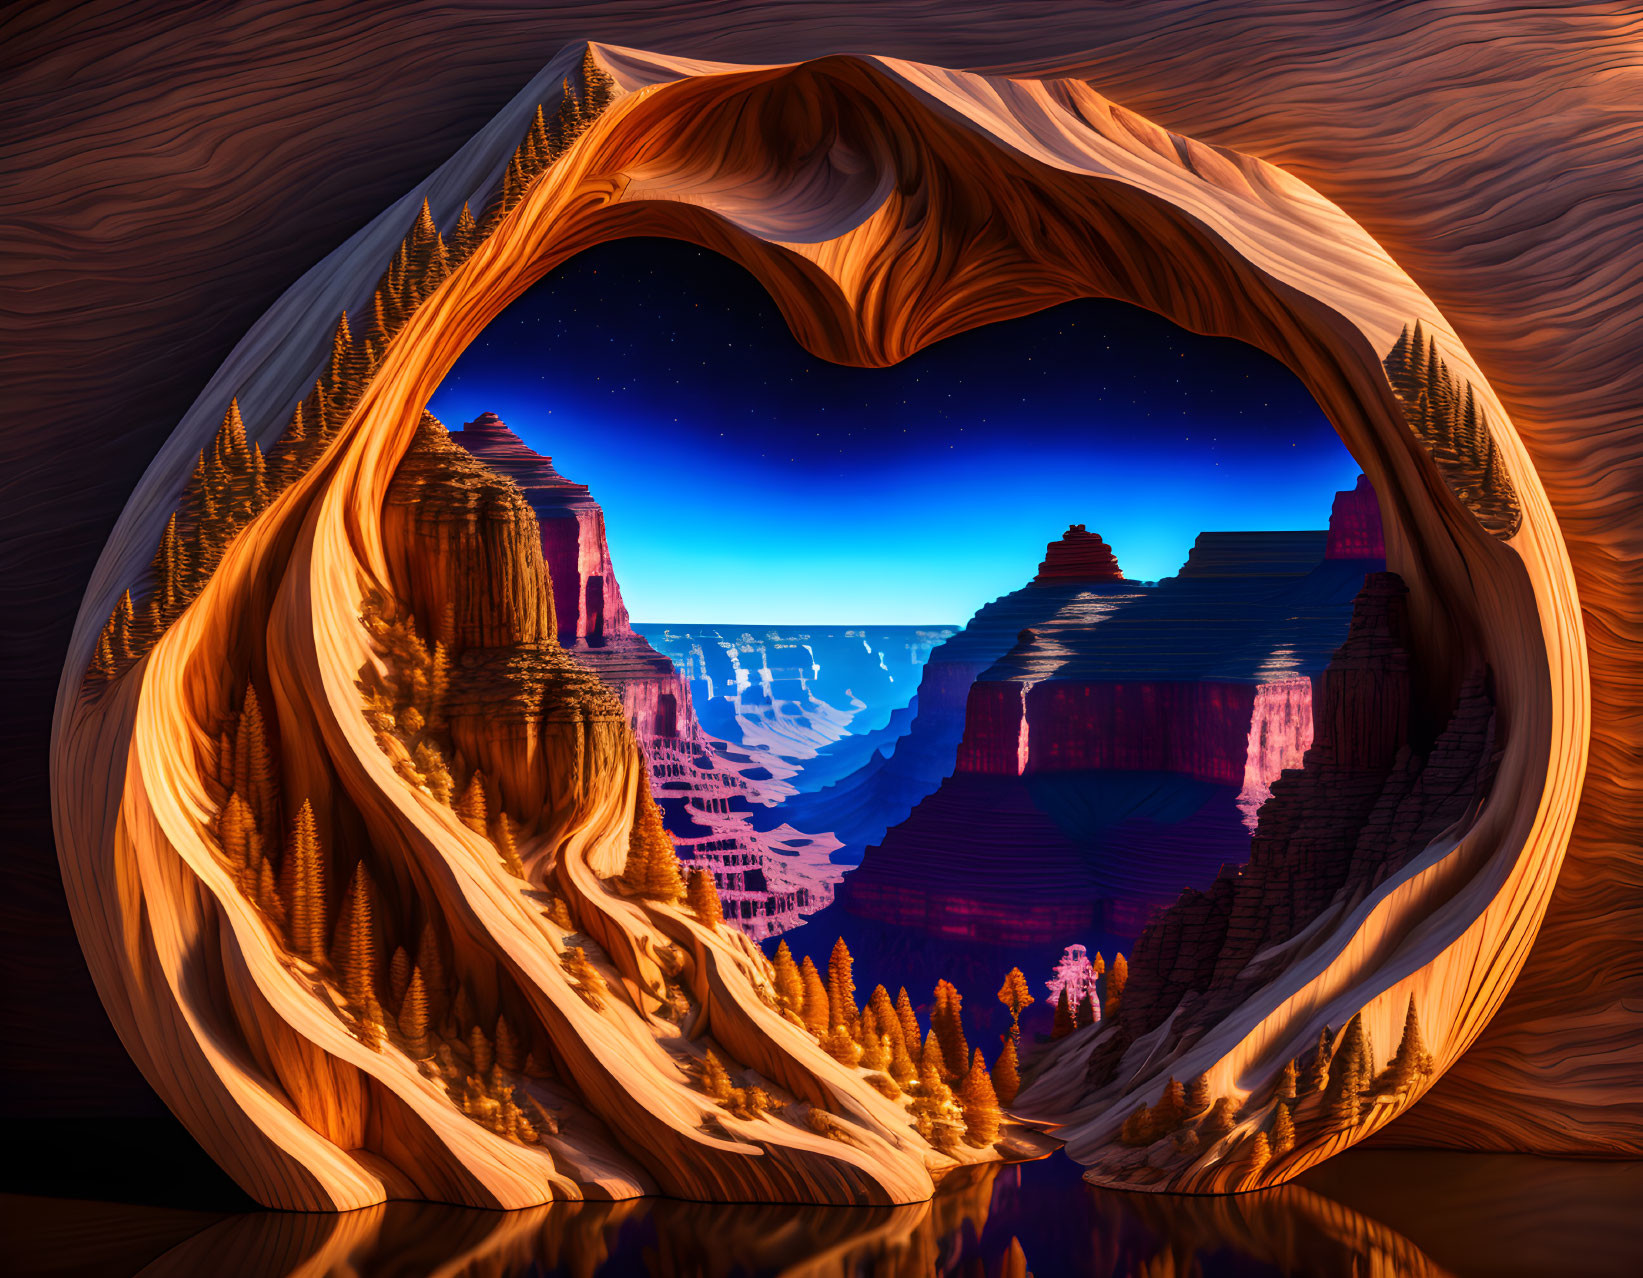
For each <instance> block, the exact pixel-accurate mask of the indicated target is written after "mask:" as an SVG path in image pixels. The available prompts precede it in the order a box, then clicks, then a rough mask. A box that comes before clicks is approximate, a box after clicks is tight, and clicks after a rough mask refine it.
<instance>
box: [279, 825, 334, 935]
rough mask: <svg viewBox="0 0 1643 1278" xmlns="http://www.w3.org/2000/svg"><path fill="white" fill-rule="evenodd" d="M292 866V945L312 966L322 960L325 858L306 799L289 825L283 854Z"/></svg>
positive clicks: (317, 828)
mask: <svg viewBox="0 0 1643 1278" xmlns="http://www.w3.org/2000/svg"><path fill="white" fill-rule="evenodd" d="M286 861H287V864H288V865H290V867H291V886H290V897H291V907H290V915H291V944H292V946H293V948H295V949H296V951H297V953H298V954H300V955H302V956H303V957H304V958H306V959H307V960H308V961H309V962H311V963H320V962H323V961H324V959H325V923H326V917H325V915H326V909H325V858H324V855H323V852H322V849H321V847H320V839H319V825H318V823H317V822H316V821H315V819H314V805H313V804H312V803H311V802H309V801H308V800H307V799H304V800H303V802H302V809H301V811H299V812H298V813H297V817H296V820H295V821H293V822H292V823H291V843H290V848H289V850H288V851H287V853H286Z"/></svg>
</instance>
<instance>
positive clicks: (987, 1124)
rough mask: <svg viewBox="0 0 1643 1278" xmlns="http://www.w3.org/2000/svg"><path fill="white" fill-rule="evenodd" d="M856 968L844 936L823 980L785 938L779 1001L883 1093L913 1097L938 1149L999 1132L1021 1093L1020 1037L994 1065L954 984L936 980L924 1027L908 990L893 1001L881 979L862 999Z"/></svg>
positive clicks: (922, 1126) (918, 1119) (780, 950)
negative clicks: (972, 1031)
mask: <svg viewBox="0 0 1643 1278" xmlns="http://www.w3.org/2000/svg"><path fill="white" fill-rule="evenodd" d="M854 968H855V963H854V960H853V959H852V958H851V955H850V948H849V946H847V945H846V944H845V943H844V940H843V938H842V937H841V938H840V939H839V940H838V941H837V942H836V943H835V944H834V946H833V952H832V954H831V955H830V956H829V958H828V963H827V977H826V980H825V981H824V980H823V978H822V975H821V973H820V972H819V971H818V970H817V968H816V965H815V964H814V963H813V962H811V960H810V958H809V957H808V956H806V957H805V959H804V961H803V962H802V963H796V962H794V959H793V954H792V951H791V950H789V949H788V946H787V942H786V941H783V942H781V943H780V944H779V945H778V946H777V947H776V956H775V959H774V962H773V970H774V986H775V999H776V1005H777V1006H778V1007H779V1008H780V1009H781V1011H782V1012H783V1014H784V1015H786V1016H787V1018H788V1019H789V1020H791V1021H793V1022H794V1023H796V1024H799V1025H803V1026H804V1027H805V1028H806V1029H808V1030H809V1031H810V1033H811V1034H812V1035H813V1036H814V1037H815V1038H816V1040H817V1041H818V1042H819V1043H820V1044H821V1045H822V1047H823V1049H824V1050H825V1051H826V1052H827V1053H828V1055H830V1056H832V1057H833V1058H834V1059H835V1060H837V1061H839V1062H840V1063H841V1064H844V1065H849V1066H854V1067H859V1068H861V1069H866V1070H870V1071H872V1077H871V1079H870V1080H869V1081H870V1082H871V1083H872V1085H873V1086H874V1087H875V1088H876V1089H878V1091H880V1092H881V1093H882V1094H883V1095H885V1096H887V1097H889V1098H891V1099H895V1098H896V1097H899V1096H901V1095H903V1094H905V1095H907V1096H909V1097H910V1098H911V1104H910V1106H909V1112H910V1113H911V1114H912V1117H913V1122H914V1125H915V1126H916V1128H917V1129H918V1131H919V1133H920V1134H921V1135H922V1136H924V1137H925V1138H926V1139H927V1140H930V1141H931V1142H932V1143H933V1144H935V1145H936V1146H937V1147H938V1148H952V1147H954V1146H956V1144H957V1142H958V1141H959V1140H961V1139H962V1140H966V1141H968V1142H969V1143H970V1144H972V1145H977V1146H985V1145H990V1144H992V1143H993V1142H994V1141H995V1140H997V1139H998V1132H999V1124H1000V1122H1001V1120H1002V1116H1003V1115H1002V1109H1001V1105H1007V1104H1009V1103H1010V1101H1012V1100H1014V1099H1015V1094H1016V1091H1017V1090H1018V1089H1019V1087H1020V1085H1021V1080H1020V1077H1019V1074H1018V1072H1017V1070H1018V1061H1017V1048H1016V1044H1015V1041H1014V1040H1013V1039H1011V1040H1008V1041H1006V1043H1005V1045H1004V1050H1003V1052H1002V1053H1001V1054H1000V1055H999V1058H998V1061H997V1062H996V1063H995V1065H994V1067H993V1069H992V1070H989V1069H988V1068H987V1063H986V1058H985V1057H984V1056H983V1055H982V1052H981V1050H980V1049H979V1048H976V1049H975V1050H973V1051H972V1050H971V1048H970V1045H969V1044H968V1042H966V1040H965V1036H964V1020H963V1006H962V1002H963V1000H962V998H961V996H960V995H959V992H958V990H956V989H955V988H954V987H953V986H952V984H951V983H950V982H947V981H938V982H937V983H936V988H935V994H934V997H933V998H932V1000H931V1007H930V1027H929V1030H928V1032H926V1031H925V1030H924V1029H923V1028H921V1026H920V1025H919V1020H918V1015H917V1013H916V1012H915V1011H914V1010H913V1003H912V999H911V998H910V997H909V996H908V994H907V991H906V989H905V988H904V989H902V990H901V991H900V993H899V994H898V995H897V997H896V999H895V1001H894V1002H892V1001H891V999H890V994H889V991H888V990H886V989H885V987H884V986H882V985H879V986H875V987H874V989H873V992H872V994H871V995H870V996H869V998H868V1000H867V1003H866V1005H865V1006H858V1005H857V1003H856V983H855V972H854ZM955 1088H956V1092H955Z"/></svg>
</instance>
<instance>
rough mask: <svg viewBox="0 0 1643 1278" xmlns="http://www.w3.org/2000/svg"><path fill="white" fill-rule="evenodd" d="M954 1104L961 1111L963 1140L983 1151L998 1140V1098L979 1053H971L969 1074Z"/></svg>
mask: <svg viewBox="0 0 1643 1278" xmlns="http://www.w3.org/2000/svg"><path fill="white" fill-rule="evenodd" d="M958 1103H959V1105H960V1106H961V1107H962V1108H963V1110H964V1138H965V1139H966V1140H968V1141H969V1142H970V1143H971V1144H972V1145H977V1146H980V1147H982V1148H985V1147H986V1146H988V1145H991V1144H992V1143H993V1142H994V1141H996V1140H997V1139H998V1127H999V1120H1000V1119H1001V1118H1002V1117H1003V1115H1002V1113H1001V1111H1000V1109H999V1105H998V1095H997V1093H996V1092H995V1091H994V1089H993V1079H992V1075H991V1074H989V1073H988V1072H987V1062H986V1061H985V1060H983V1059H982V1055H981V1049H980V1048H979V1047H978V1048H976V1050H975V1056H974V1057H973V1058H972V1059H971V1061H970V1070H969V1072H968V1073H967V1074H965V1075H964V1082H963V1083H962V1084H960V1086H959V1091H958Z"/></svg>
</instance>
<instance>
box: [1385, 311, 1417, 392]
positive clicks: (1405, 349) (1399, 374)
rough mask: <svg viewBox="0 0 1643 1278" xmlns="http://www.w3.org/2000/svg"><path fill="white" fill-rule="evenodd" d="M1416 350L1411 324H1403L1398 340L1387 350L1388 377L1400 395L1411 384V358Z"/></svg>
mask: <svg viewBox="0 0 1643 1278" xmlns="http://www.w3.org/2000/svg"><path fill="white" fill-rule="evenodd" d="M1413 350H1414V342H1413V340H1412V339H1411V338H1410V336H1409V325H1407V324H1405V325H1404V326H1403V332H1401V333H1399V334H1398V340H1397V341H1395V342H1394V343H1392V349H1391V350H1390V351H1388V352H1387V356H1386V359H1385V361H1384V362H1385V364H1386V377H1387V380H1388V381H1390V382H1391V383H1392V389H1393V390H1395V391H1397V392H1398V394H1399V395H1402V394H1404V393H1405V391H1406V389H1407V388H1408V384H1409V359H1410V355H1411V353H1412V352H1413Z"/></svg>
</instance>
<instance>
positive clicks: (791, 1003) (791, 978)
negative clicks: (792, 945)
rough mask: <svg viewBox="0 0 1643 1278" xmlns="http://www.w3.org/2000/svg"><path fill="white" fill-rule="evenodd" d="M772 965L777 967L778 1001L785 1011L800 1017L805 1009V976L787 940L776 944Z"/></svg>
mask: <svg viewBox="0 0 1643 1278" xmlns="http://www.w3.org/2000/svg"><path fill="white" fill-rule="evenodd" d="M772 966H773V967H774V968H775V981H774V984H775V987H776V999H777V1001H778V1002H779V1003H780V1004H781V1006H782V1010H783V1011H785V1012H787V1013H788V1014H789V1015H791V1016H793V1017H795V1018H797V1017H799V1016H800V1014H801V1013H802V1012H803V1010H804V977H803V976H802V975H801V974H800V972H799V965H798V964H797V963H795V962H794V961H793V951H792V950H790V949H788V948H787V942H786V941H782V942H780V943H779V944H778V945H777V946H776V957H775V959H774V960H773V962H772Z"/></svg>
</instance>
